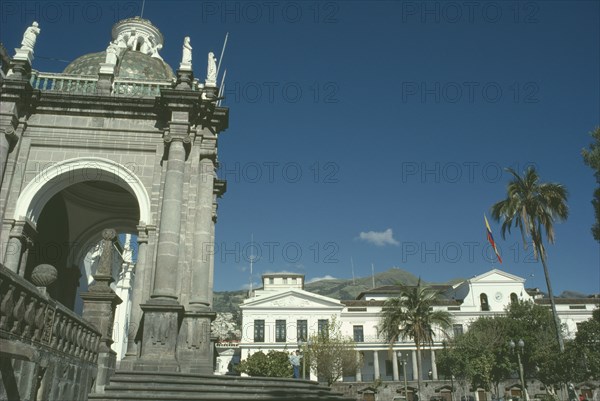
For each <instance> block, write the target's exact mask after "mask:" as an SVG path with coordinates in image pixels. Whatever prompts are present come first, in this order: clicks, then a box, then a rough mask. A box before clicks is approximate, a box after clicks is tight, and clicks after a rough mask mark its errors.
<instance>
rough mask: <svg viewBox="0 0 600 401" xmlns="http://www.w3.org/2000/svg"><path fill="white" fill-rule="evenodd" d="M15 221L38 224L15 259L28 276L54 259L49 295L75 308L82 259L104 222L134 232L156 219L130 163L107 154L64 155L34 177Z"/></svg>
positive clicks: (107, 225) (20, 201)
mask: <svg viewBox="0 0 600 401" xmlns="http://www.w3.org/2000/svg"><path fill="white" fill-rule="evenodd" d="M14 218H15V221H27V222H29V224H30V225H31V226H32V227H33V228H34V229H35V230H36V235H35V237H36V238H35V241H33V243H34V244H33V246H31V248H30V249H29V250H25V251H24V252H22V256H21V258H20V261H18V262H16V263H15V262H14V261H13V263H12V265H13V266H14V267H15V268H16V269H15V270H14V271H17V270H19V274H21V275H22V276H24V277H25V278H28V277H29V276H30V274H31V271H32V270H33V268H34V267H35V266H37V265H38V264H40V263H49V264H52V265H54V266H55V267H56V268H57V270H58V274H59V280H57V281H56V284H55V285H54V286H53V288H50V293H51V295H52V296H53V297H54V298H55V299H57V300H59V301H60V302H61V303H63V304H64V305H65V306H67V307H70V308H74V306H75V300H76V295H75V294H76V292H77V287H78V285H79V281H80V280H79V279H80V276H81V271H80V265H81V259H82V258H83V257H85V255H86V253H87V250H86V247H88V248H89V247H90V246H91V244H93V243H94V242H97V241H98V240H99V239H100V234H101V233H102V230H103V229H105V228H115V229H116V230H117V231H118V232H127V233H136V232H137V226H138V225H140V224H141V225H144V224H145V223H146V222H152V215H151V213H150V201H149V198H148V195H147V192H146V189H145V188H144V186H143V185H142V183H141V181H140V180H139V179H138V178H137V177H136V176H135V175H134V174H133V173H132V172H131V171H129V170H128V169H127V168H126V167H124V166H122V165H120V164H118V163H115V162H113V161H111V160H108V159H102V158H96V157H88V158H77V159H70V160H65V161H63V162H61V163H57V164H56V165H53V166H52V167H50V168H48V169H46V170H44V171H42V172H41V173H40V174H38V176H36V177H34V178H33V179H32V180H31V181H30V182H29V184H28V185H27V186H26V187H25V189H24V190H23V191H22V193H21V196H20V197H19V199H18V200H17V204H16V208H15V212H14Z"/></svg>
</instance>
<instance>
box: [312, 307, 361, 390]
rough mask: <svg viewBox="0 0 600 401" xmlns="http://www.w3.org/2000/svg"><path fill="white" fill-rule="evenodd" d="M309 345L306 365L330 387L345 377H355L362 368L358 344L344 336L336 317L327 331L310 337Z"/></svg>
mask: <svg viewBox="0 0 600 401" xmlns="http://www.w3.org/2000/svg"><path fill="white" fill-rule="evenodd" d="M309 344H310V345H309V346H307V349H306V352H305V353H304V358H306V359H305V360H304V363H306V364H307V366H310V367H311V368H313V369H314V370H316V371H317V372H318V375H319V377H321V378H323V379H325V380H326V381H327V384H328V385H330V386H331V385H332V384H333V383H334V382H336V381H338V380H339V379H340V378H342V377H343V376H344V375H354V374H355V373H356V370H357V369H358V367H359V366H360V363H361V361H360V360H359V359H358V358H357V354H356V343H355V342H354V341H353V340H352V339H351V338H350V337H347V336H343V335H342V333H341V330H340V325H339V324H338V323H337V322H336V319H335V317H332V318H331V320H330V321H329V324H328V328H327V330H324V331H323V332H321V333H317V334H314V335H312V336H310V338H309Z"/></svg>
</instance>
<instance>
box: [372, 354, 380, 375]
mask: <svg viewBox="0 0 600 401" xmlns="http://www.w3.org/2000/svg"><path fill="white" fill-rule="evenodd" d="M373 370H374V371H375V380H377V379H379V378H380V375H379V351H373Z"/></svg>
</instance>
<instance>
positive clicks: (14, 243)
mask: <svg viewBox="0 0 600 401" xmlns="http://www.w3.org/2000/svg"><path fill="white" fill-rule="evenodd" d="M36 234H37V232H36V230H35V228H34V227H33V224H32V223H31V222H30V221H29V220H17V221H15V222H14V223H13V226H12V229H11V230H10V234H9V239H8V245H7V247H6V255H5V258H4V265H5V266H6V267H7V268H8V269H9V270H11V271H13V272H15V273H18V274H19V275H20V276H21V277H23V276H24V275H25V266H26V265H27V255H28V253H29V249H31V247H32V245H33V241H34V237H35V235H36Z"/></svg>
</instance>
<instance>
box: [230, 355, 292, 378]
mask: <svg viewBox="0 0 600 401" xmlns="http://www.w3.org/2000/svg"><path fill="white" fill-rule="evenodd" d="M237 370H238V372H240V373H246V374H247V375H249V376H258V377H292V375H293V373H294V371H293V368H292V364H291V363H290V361H289V358H288V354H287V352H283V351H269V353H268V354H265V353H264V352H262V351H258V352H255V353H254V354H252V355H250V356H249V357H248V358H246V359H245V360H243V361H242V362H240V364H239V365H238V366H237Z"/></svg>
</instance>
